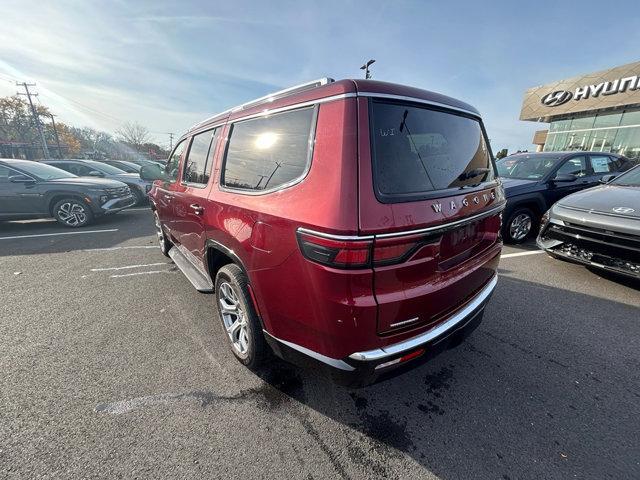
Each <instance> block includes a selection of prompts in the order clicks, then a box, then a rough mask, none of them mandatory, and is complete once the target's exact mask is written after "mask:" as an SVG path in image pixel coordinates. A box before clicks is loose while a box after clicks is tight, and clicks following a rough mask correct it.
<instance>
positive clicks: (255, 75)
mask: <svg viewBox="0 0 640 480" xmlns="http://www.w3.org/2000/svg"><path fill="white" fill-rule="evenodd" d="M0 12H2V14H1V17H0V18H2V21H1V22H0V24H1V25H0V96H6V95H13V94H15V92H16V89H17V87H16V86H15V81H31V82H35V83H36V87H34V88H33V89H34V91H36V92H38V93H39V96H38V99H37V100H38V101H39V102H41V103H42V104H44V105H46V106H48V107H49V108H50V109H51V110H52V112H53V113H54V114H56V115H58V120H59V121H63V122H65V123H68V124H71V125H75V126H89V127H93V128H97V129H101V130H105V131H108V132H111V133H113V132H115V131H116V130H117V129H118V128H119V127H120V126H122V124H123V123H124V122H127V121H130V122H138V123H141V124H143V125H145V126H146V127H147V128H148V129H149V130H150V131H151V132H152V137H153V139H154V140H155V141H156V142H158V143H160V144H161V145H167V144H168V142H169V136H168V132H174V133H175V134H176V136H179V135H181V134H182V133H183V132H184V131H186V130H187V129H188V128H189V127H190V126H191V125H192V124H194V123H197V122H198V121H200V120H202V119H204V118H206V117H209V116H211V115H212V114H214V113H216V112H218V111H222V110H225V109H227V108H229V107H232V106H234V105H237V104H239V103H243V102H245V101H248V100H251V99H253V98H256V97H260V96H262V95H265V94H267V93H269V92H272V91H275V90H278V89H281V88H285V87H288V86H291V85H295V84H298V83H302V82H305V81H308V80H312V79H316V78H320V77H325V76H328V77H332V78H335V79H342V78H359V77H362V75H363V72H362V71H361V70H360V69H359V67H360V65H362V64H363V63H364V62H365V61H367V60H369V59H370V58H374V59H375V60H376V63H375V64H374V65H373V66H372V74H373V78H374V79H376V80H384V81H389V82H395V83H402V84H406V85H411V86H415V87H419V88H424V89H426V90H432V91H435V92H439V93H443V94H446V95H450V96H452V97H455V98H458V99H460V100H463V101H466V102H468V103H470V104H471V105H473V106H475V107H476V108H478V110H480V112H481V113H482V115H483V117H484V121H485V125H486V128H487V131H488V134H489V137H490V140H491V144H492V147H493V150H494V151H497V150H500V149H502V148H508V149H509V151H515V150H518V149H529V150H531V149H533V146H532V145H531V139H532V137H533V133H534V131H535V130H537V129H540V128H544V127H545V125H544V124H538V123H532V122H522V121H520V120H518V117H519V112H520V107H521V103H522V98H523V94H524V92H525V90H527V89H528V88H530V87H533V86H536V85H542V84H545V83H549V82H552V81H555V80H560V79H563V78H568V77H572V76H576V75H579V74H584V73H589V72H593V71H597V70H602V69H606V68H610V67H614V66H617V65H622V64H625V63H630V62H633V61H638V60H640V50H639V48H638V45H640V29H639V28H638V15H637V14H635V13H634V12H637V3H636V2H633V1H629V2H625V1H619V2H614V3H611V4H606V6H605V4H603V3H602V2H595V1H592V0H585V1H581V2H570V1H565V2H557V1H555V2H547V1H535V2H528V1H513V0H512V1H508V2H499V1H496V2H491V1H477V0H475V1H454V0H450V1H446V2H445V1H442V0H440V1H435V2H427V1H378V0H369V1H344V0H343V1H335V2H334V1H330V0H323V1H318V2H305V1H302V0H298V1H257V0H254V1H240V0H232V1H226V2H218V1H199V2H198V1H175V0H174V1H172V2H167V1H161V0H160V1H158V0H156V1H149V2H147V1H133V0H129V1H113V0H110V1H92V0H82V1H69V0H58V1H56V2H52V1H43V0H38V1H32V0H18V1H13V0H0Z"/></svg>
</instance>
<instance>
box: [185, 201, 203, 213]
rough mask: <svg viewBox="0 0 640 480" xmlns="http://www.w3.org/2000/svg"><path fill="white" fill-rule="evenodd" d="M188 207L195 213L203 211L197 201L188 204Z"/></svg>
mask: <svg viewBox="0 0 640 480" xmlns="http://www.w3.org/2000/svg"><path fill="white" fill-rule="evenodd" d="M189 208H191V210H193V211H194V212H195V214H196V215H202V214H203V213H204V208H203V207H201V206H200V205H198V204H197V203H192V204H191V205H189Z"/></svg>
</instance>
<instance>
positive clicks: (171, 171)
mask: <svg viewBox="0 0 640 480" xmlns="http://www.w3.org/2000/svg"><path fill="white" fill-rule="evenodd" d="M186 145H187V142H186V140H182V141H181V142H180V143H179V144H178V145H176V148H175V149H174V150H173V152H172V153H171V156H170V157H169V160H167V164H166V165H165V167H164V171H165V173H166V174H167V175H168V176H169V183H171V182H175V181H176V180H177V178H178V170H179V168H180V158H181V157H182V153H183V152H184V148H185V147H186Z"/></svg>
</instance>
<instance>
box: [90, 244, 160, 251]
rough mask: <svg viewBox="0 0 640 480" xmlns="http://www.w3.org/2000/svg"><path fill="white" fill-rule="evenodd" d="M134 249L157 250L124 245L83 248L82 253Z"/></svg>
mask: <svg viewBox="0 0 640 480" xmlns="http://www.w3.org/2000/svg"><path fill="white" fill-rule="evenodd" d="M136 248H158V246H157V245H125V246H123V247H103V248H85V249H84V250H82V251H83V252H107V251H111V250H127V249H136Z"/></svg>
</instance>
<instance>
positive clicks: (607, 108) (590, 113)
mask: <svg viewBox="0 0 640 480" xmlns="http://www.w3.org/2000/svg"><path fill="white" fill-rule="evenodd" d="M520 120H528V121H533V122H545V123H548V124H549V128H548V129H545V130H539V131H537V132H536V133H535V135H534V138H533V143H534V144H535V145H537V150H538V151H545V152H549V151H569V150H592V151H598V152H614V153H619V154H621V155H625V156H627V157H629V158H640V62H635V63H630V64H628V65H623V66H620V67H615V68H611V69H609V70H604V71H601V72H595V73H590V74H587V75H584V76H579V77H574V78H569V79H566V80H560V81H558V82H554V83H550V84H548V85H543V86H539V87H533V88H530V89H529V90H527V92H526V93H525V96H524V101H523V103H522V110H521V112H520Z"/></svg>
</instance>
